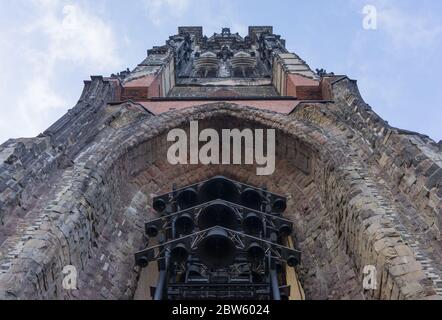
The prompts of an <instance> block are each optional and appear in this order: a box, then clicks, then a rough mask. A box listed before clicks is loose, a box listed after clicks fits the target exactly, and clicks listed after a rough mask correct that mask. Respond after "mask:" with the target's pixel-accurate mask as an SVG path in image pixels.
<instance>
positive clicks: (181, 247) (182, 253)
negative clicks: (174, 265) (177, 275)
mask: <svg viewBox="0 0 442 320" xmlns="http://www.w3.org/2000/svg"><path fill="white" fill-rule="evenodd" d="M188 258H189V250H187V247H186V245H185V244H184V243H178V244H177V245H176V246H174V247H173V248H172V250H171V251H170V259H171V260H172V261H173V262H178V263H183V262H186V261H187V259H188Z"/></svg>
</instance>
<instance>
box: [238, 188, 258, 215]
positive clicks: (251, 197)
mask: <svg viewBox="0 0 442 320" xmlns="http://www.w3.org/2000/svg"><path fill="white" fill-rule="evenodd" d="M262 202H263V199H262V197H261V194H260V193H259V192H258V191H256V190H254V189H251V188H249V189H246V190H244V191H243V192H242V193H241V205H243V206H244V207H247V208H250V209H255V210H261V206H262Z"/></svg>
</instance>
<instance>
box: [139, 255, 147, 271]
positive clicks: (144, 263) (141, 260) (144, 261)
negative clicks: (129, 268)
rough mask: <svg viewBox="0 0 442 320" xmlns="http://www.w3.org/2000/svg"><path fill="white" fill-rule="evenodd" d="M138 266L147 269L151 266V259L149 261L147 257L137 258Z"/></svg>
mask: <svg viewBox="0 0 442 320" xmlns="http://www.w3.org/2000/svg"><path fill="white" fill-rule="evenodd" d="M136 263H137V266H139V267H141V268H146V267H147V266H148V265H149V259H147V257H145V256H142V257H139V258H137V261H136Z"/></svg>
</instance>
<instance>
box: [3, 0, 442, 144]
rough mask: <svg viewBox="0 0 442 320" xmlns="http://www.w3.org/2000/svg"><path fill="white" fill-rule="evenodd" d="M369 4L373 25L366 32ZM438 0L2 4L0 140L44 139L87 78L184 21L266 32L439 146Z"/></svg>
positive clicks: (441, 8)
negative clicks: (268, 28) (266, 28)
mask: <svg viewBox="0 0 442 320" xmlns="http://www.w3.org/2000/svg"><path fill="white" fill-rule="evenodd" d="M365 5H374V6H375V7H376V8H377V13H378V26H377V27H378V28H377V30H365V29H364V28H363V19H364V15H363V8H364V6H365ZM441 13H442V1H440V0H420V1H416V0H371V1H365V0H333V1H329V0H305V1H304V0H295V1H294V0H287V1H279V0H273V1H269V0H267V1H260V0H253V1H251V0H241V1H238V0H223V1H211V0H205V1H201V0H131V1H119V0H90V1H86V0H78V1H73V0H71V1H69V0H14V1H10V0H0V143H2V142H4V141H6V140H7V139H8V138H17V137H32V136H36V135H38V134H39V133H41V132H43V131H44V130H45V129H46V128H47V127H49V126H50V125H51V124H52V123H53V122H54V121H56V120H57V119H58V118H59V117H61V116H62V115H63V114H64V113H65V112H66V111H67V110H68V109H70V108H72V107H73V106H74V105H75V103H76V101H77V100H78V98H79V96H80V94H81V90H82V88H83V80H85V79H88V78H89V76H90V75H98V74H102V75H109V74H111V73H113V72H118V71H121V70H123V69H126V68H127V67H129V68H131V69H132V68H133V67H134V66H136V65H137V63H139V62H140V61H141V60H142V59H143V58H144V57H145V55H146V49H149V48H151V47H152V46H155V45H162V44H164V42H165V40H166V39H168V37H169V36H170V35H172V34H175V33H176V31H177V27H178V26H179V25H202V26H204V30H205V33H206V34H207V35H211V34H213V33H214V32H219V31H220V30H221V28H222V27H230V28H231V30H232V32H239V33H240V34H242V35H243V36H245V35H246V34H247V27H248V26H249V25H273V26H274V30H275V33H277V34H281V35H282V36H283V38H285V39H286V40H287V47H288V49H289V50H290V51H292V52H296V53H297V54H299V55H300V56H301V57H302V58H303V59H304V60H306V61H307V62H308V63H309V64H310V66H311V67H312V69H316V68H325V69H326V70H327V71H332V72H335V73H336V74H347V75H348V76H350V77H351V78H354V79H357V80H358V82H359V88H360V90H361V93H362V95H363V97H364V98H365V100H366V102H367V103H369V104H370V105H371V106H372V107H373V109H374V110H375V111H376V112H377V113H379V114H380V115H381V116H382V117H383V118H384V119H386V120H387V121H389V123H390V124H391V125H393V126H396V127H400V128H404V129H408V130H412V131H418V132H421V133H424V134H427V135H429V136H431V137H432V138H433V139H434V140H436V141H439V140H441V139H442V108H441V107H442V80H441V75H442V59H441V57H442V54H441V52H442V19H441V17H440V14H441Z"/></svg>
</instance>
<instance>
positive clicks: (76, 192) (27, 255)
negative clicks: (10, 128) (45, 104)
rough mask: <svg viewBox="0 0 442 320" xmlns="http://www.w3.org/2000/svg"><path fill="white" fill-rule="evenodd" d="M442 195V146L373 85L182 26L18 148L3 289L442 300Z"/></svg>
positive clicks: (245, 39)
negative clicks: (364, 90) (381, 98)
mask: <svg viewBox="0 0 442 320" xmlns="http://www.w3.org/2000/svg"><path fill="white" fill-rule="evenodd" d="M181 138H182V139H186V140H180V139H181ZM217 139H218V140H217ZM183 141H184V142H183ZM235 143H236V144H235ZM441 198H442V151H441V147H440V145H438V144H436V143H435V142H434V141H432V140H431V139H430V138H429V137H427V136H424V135H421V134H418V133H414V132H409V131H406V130H402V129H398V128H394V127H392V126H390V125H389V124H388V123H387V122H386V121H384V120H383V119H381V118H380V117H379V116H378V115H377V114H376V113H375V112H374V111H373V110H372V108H371V107H370V106H369V105H368V104H367V103H365V102H364V100H363V98H362V97H361V95H360V93H359V91H358V87H357V83H356V81H355V80H351V79H349V78H348V77H347V76H345V75H335V74H333V73H327V72H326V71H324V70H316V71H313V70H312V69H311V68H310V67H309V65H308V64H307V63H306V62H305V61H304V60H302V58H301V57H299V56H298V55H296V54H295V53H290V52H288V50H287V49H286V46H285V40H283V39H282V38H281V36H279V35H276V34H275V33H274V30H273V28H272V27H270V26H252V27H249V31H248V35H240V34H238V33H234V32H232V31H231V30H230V29H229V28H223V29H222V30H221V32H220V33H215V34H213V35H211V36H208V35H205V34H204V30H203V28H202V27H189V26H186V27H179V28H178V33H177V34H176V35H173V36H171V37H170V38H169V40H167V41H166V44H165V45H163V46H159V47H154V48H152V49H150V50H148V51H147V56H146V58H145V59H144V60H143V61H142V62H141V63H140V64H139V65H138V66H136V67H135V68H134V69H133V70H132V71H130V70H129V69H128V70H126V71H122V72H119V73H116V74H113V75H111V76H110V77H103V76H92V77H91V79H90V80H88V81H85V85H84V90H83V92H82V94H81V97H80V99H79V101H78V103H77V105H76V106H75V107H74V108H73V109H71V110H69V111H68V113H67V114H66V115H64V116H63V117H62V118H61V119H60V120H58V121H57V122H56V123H55V124H53V125H52V126H51V127H50V128H48V129H47V130H46V131H45V132H44V133H42V134H41V135H39V136H38V137H35V138H30V139H16V140H9V141H7V142H6V143H5V144H3V145H1V146H0V299H143V300H150V299H156V300H162V299H169V300H172V299H176V300H183V299H196V298H198V299H236V300H238V299H262V300H279V299H289V300H303V299H331V300H338V299H368V300H369V299H382V300H404V299H438V298H440V297H441V295H442V279H441V275H442V243H441V233H440V232H441V231H440V230H441V228H442V202H441Z"/></svg>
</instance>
